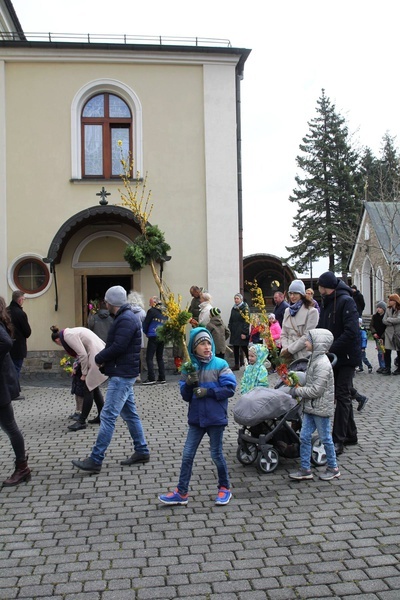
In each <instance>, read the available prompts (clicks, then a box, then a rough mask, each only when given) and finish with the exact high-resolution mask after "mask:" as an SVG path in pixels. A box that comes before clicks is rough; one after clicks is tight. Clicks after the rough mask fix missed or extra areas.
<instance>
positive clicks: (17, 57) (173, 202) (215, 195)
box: [0, 51, 239, 349]
mask: <svg viewBox="0 0 400 600" xmlns="http://www.w3.org/2000/svg"><path fill="white" fill-rule="evenodd" d="M6 54H7V52H6ZM43 55H44V53H43V52H41V53H40V52H38V53H37V55H35V53H34V52H32V51H30V52H29V56H28V55H26V56H25V55H24V52H22V51H21V52H19V53H18V52H17V53H14V54H13V53H11V52H8V55H7V56H6V62H5V68H4V75H3V77H2V78H1V81H0V84H2V85H0V91H1V90H2V86H3V87H4V103H3V104H4V106H3V107H2V104H1V103H0V111H1V110H3V114H2V115H0V119H1V118H2V117H3V118H4V122H5V123H6V142H5V144H6V150H5V165H6V171H5V172H6V178H7V187H6V200H5V201H4V200H3V205H4V207H5V211H6V215H7V227H6V247H5V248H4V249H3V252H2V257H3V258H4V253H6V257H5V265H6V266H7V265H9V264H10V263H11V262H12V261H14V260H15V259H16V257H19V256H22V255H24V254H31V253H32V254H35V255H37V256H42V257H44V256H47V252H48V249H49V246H50V243H51V241H52V240H53V238H54V236H55V234H56V232H57V231H58V230H59V228H60V227H61V226H62V225H63V224H64V223H65V221H67V220H68V219H69V218H70V217H71V216H72V215H74V214H75V213H77V212H79V211H81V210H83V209H84V208H86V207H90V206H94V205H96V204H97V203H98V200H99V198H98V197H96V193H97V192H99V190H100V188H101V187H102V185H104V186H105V187H106V189H107V191H108V192H111V196H109V197H108V201H109V203H110V204H118V203H119V202H120V194H119V192H118V188H119V187H121V184H120V183H119V182H110V181H105V182H103V181H97V182H87V181H85V182H72V181H71V173H72V170H71V103H72V102H73V99H74V97H75V95H76V94H77V92H78V90H79V89H81V88H82V87H83V86H85V85H87V84H89V83H90V82H91V81H95V80H98V79H102V78H110V77H112V78H113V79H114V80H116V81H120V82H122V83H123V84H124V85H126V86H129V87H130V88H131V89H132V90H134V92H135V94H136V95H137V97H138V98H139V99H140V103H141V106H142V109H143V113H142V114H143V165H144V171H145V172H147V173H148V188H149V189H151V193H152V202H153V205H154V206H153V211H152V214H151V216H150V222H152V223H156V224H158V225H159V227H160V228H161V230H162V231H164V232H165V237H166V240H167V242H168V243H169V244H170V246H171V251H170V254H171V256H172V260H171V261H170V262H168V263H166V264H165V265H164V280H165V281H166V282H167V283H168V285H169V287H170V288H171V290H173V291H174V292H175V293H176V294H178V293H180V294H182V296H183V304H186V302H187V301H189V300H190V296H189V287H190V285H192V284H197V285H203V286H205V287H207V288H208V289H209V290H210V292H211V293H212V295H213V298H214V304H215V305H217V306H219V307H220V308H221V309H222V311H223V315H224V317H225V319H226V320H228V318H229V310H230V307H231V305H232V299H233V295H234V293H236V292H237V290H238V286H239V253H238V212H237V211H238V209H237V170H236V166H237V165H236V117H235V109H236V104H235V63H234V61H227V62H224V61H222V60H218V61H214V62H213V60H212V59H209V62H208V64H203V63H202V61H199V62H198V64H192V63H191V61H188V62H187V64H166V63H165V62H164V63H162V64H139V63H137V64H135V62H134V61H133V62H128V61H126V59H125V62H124V61H123V60H122V59H121V60H115V61H114V60H111V59H110V56H109V55H104V56H97V57H96V60H91V61H90V62H89V61H85V59H84V56H83V55H82V56H78V55H76V53H75V54H74V56H73V57H68V58H67V59H65V56H64V57H63V56H62V55H61V54H60V55H57V54H54V55H52V56H51V60H47V59H46V58H45V56H43ZM0 58H1V57H0ZM192 62H193V63H194V62H195V61H192ZM0 75H1V71H0ZM89 229H90V231H86V229H85V230H83V231H81V232H80V233H79V234H76V235H75V236H74V237H73V238H72V239H71V240H70V241H69V243H68V245H67V247H66V250H65V252H64V254H63V257H62V261H61V264H60V265H57V267H56V272H57V282H58V291H59V310H58V312H57V313H55V311H54V296H55V293H54V283H53V284H52V285H51V286H50V288H49V289H48V291H47V292H46V293H44V294H43V295H41V296H39V297H37V298H32V299H29V300H27V302H26V305H25V306H26V312H27V314H28V316H29V320H30V323H31V325H32V329H33V334H32V337H31V339H30V341H29V347H30V349H50V348H52V344H51V342H50V339H49V327H50V325H51V324H53V323H55V322H56V323H57V324H58V325H59V326H69V325H71V324H74V323H76V321H77V309H76V303H77V298H76V277H77V272H78V271H79V266H76V265H75V267H74V266H73V264H72V259H73V255H74V252H75V251H76V248H77V246H78V244H79V243H80V242H81V241H82V239H83V238H84V236H85V235H89V233H90V232H95V231H97V230H96V228H95V227H92V228H89ZM125 233H126V234H127V236H128V237H131V238H132V237H134V236H135V235H136V232H135V231H132V229H130V228H128V227H125ZM122 247H123V244H121V243H120V242H116V241H115V240H113V241H112V242H110V244H109V245H108V246H107V249H106V250H105V246H104V245H102V244H101V242H96V243H94V244H93V245H90V246H87V248H86V250H85V252H86V255H85V254H84V255H83V258H84V259H85V261H86V262H90V261H91V260H92V259H93V258H94V256H95V254H96V252H97V251H96V248H97V249H98V256H97V257H96V261H99V260H101V261H104V260H105V258H106V256H105V255H106V254H107V253H109V256H110V262H111V263H115V262H116V258H117V257H116V254H117V253H118V252H116V250H117V248H122ZM2 257H0V259H1V258H2ZM119 260H121V261H122V260H123V259H122V257H120V259H119ZM96 268H98V267H96ZM104 268H105V269H108V268H110V269H112V268H113V267H112V266H111V267H108V266H107V265H106V264H105V265H104ZM79 272H80V271H79ZM113 272H114V273H121V274H124V273H130V271H129V269H127V267H123V266H119V267H118V269H115V268H114V271H113ZM1 277H2V279H1V286H0V293H3V294H4V295H7V296H8V299H9V298H10V296H11V292H12V290H11V289H10V288H9V286H7V287H6V288H5V277H4V273H2V274H1ZM134 284H135V288H136V289H139V291H141V292H142V293H143V294H144V296H145V298H146V301H147V298H148V297H149V296H150V295H152V294H154V293H156V291H157V290H156V288H155V284H154V282H153V279H152V277H151V274H150V271H149V269H145V270H144V271H142V272H141V273H140V274H135V275H134ZM76 324H79V322H78V323H76Z"/></svg>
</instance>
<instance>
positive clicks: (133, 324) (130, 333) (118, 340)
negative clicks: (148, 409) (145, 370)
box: [95, 304, 142, 378]
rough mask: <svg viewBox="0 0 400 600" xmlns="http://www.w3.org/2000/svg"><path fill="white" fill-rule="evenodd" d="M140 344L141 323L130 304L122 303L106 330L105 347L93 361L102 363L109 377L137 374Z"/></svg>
mask: <svg viewBox="0 0 400 600" xmlns="http://www.w3.org/2000/svg"><path fill="white" fill-rule="evenodd" d="M141 345H142V323H141V321H140V318H139V317H138V315H137V314H135V313H134V312H133V310H132V308H131V305H130V304H124V305H123V306H121V308H120V309H119V310H118V312H117V313H116V314H115V316H114V323H113V324H112V325H111V328H110V331H109V332H108V336H107V342H106V347H105V348H104V350H102V351H101V352H99V353H98V354H97V355H96V357H95V361H96V363H97V364H98V365H102V364H104V369H103V370H102V372H104V374H105V375H108V376H109V377H126V378H132V377H137V376H138V375H139V357H140V348H141Z"/></svg>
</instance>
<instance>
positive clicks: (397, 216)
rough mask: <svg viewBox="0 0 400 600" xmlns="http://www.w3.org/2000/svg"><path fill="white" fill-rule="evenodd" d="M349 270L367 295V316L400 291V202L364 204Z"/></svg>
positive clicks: (365, 297) (358, 286)
mask: <svg viewBox="0 0 400 600" xmlns="http://www.w3.org/2000/svg"><path fill="white" fill-rule="evenodd" d="M349 271H350V273H351V277H352V281H353V283H354V284H355V285H356V286H357V288H358V289H359V290H360V291H361V293H362V294H363V296H364V299H365V310H364V313H365V315H371V314H372V313H373V312H374V311H375V305H376V303H377V302H379V301H380V300H383V301H385V302H386V301H387V297H388V295H389V294H391V293H397V294H398V293H400V202H365V203H364V211H363V214H362V217H361V223H360V227H359V230H358V235H357V239H356V242H355V244H354V248H353V252H352V255H351V257H350V261H349Z"/></svg>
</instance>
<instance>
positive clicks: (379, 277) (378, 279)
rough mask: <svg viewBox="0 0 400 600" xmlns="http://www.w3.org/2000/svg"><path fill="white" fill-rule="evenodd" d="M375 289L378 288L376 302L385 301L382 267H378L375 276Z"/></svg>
mask: <svg viewBox="0 0 400 600" xmlns="http://www.w3.org/2000/svg"><path fill="white" fill-rule="evenodd" d="M375 288H376V298H375V301H376V302H381V301H382V300H383V301H384V300H385V282H384V279H383V271H382V269H381V267H378V268H377V270H376V275H375Z"/></svg>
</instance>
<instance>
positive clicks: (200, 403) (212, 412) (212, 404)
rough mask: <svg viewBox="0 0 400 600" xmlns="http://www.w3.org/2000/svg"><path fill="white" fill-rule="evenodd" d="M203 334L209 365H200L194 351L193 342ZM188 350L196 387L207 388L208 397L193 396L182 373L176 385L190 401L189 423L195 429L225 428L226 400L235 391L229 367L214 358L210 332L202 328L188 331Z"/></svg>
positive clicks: (183, 372)
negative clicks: (207, 344) (209, 351)
mask: <svg viewBox="0 0 400 600" xmlns="http://www.w3.org/2000/svg"><path fill="white" fill-rule="evenodd" d="M201 332H205V334H206V335H207V337H208V338H210V341H211V349H212V353H213V356H212V359H211V360H210V362H208V363H204V362H201V361H200V360H199V359H198V357H197V356H196V354H195V353H194V352H193V340H194V338H195V337H196V336H197V334H198V333H201ZM188 351H189V355H190V360H191V362H192V364H193V365H194V366H195V367H196V368H197V370H198V375H199V383H198V387H201V388H206V389H207V395H206V396H203V397H202V398H198V397H196V396H195V395H194V393H193V390H194V389H195V386H193V385H188V384H187V383H186V379H187V373H186V372H185V370H184V369H183V370H182V377H181V380H180V382H179V385H180V391H181V395H182V398H183V399H184V400H185V402H189V409H188V423H189V425H197V426H198V427H210V426H212V425H227V423H228V398H231V397H232V396H233V395H234V393H235V389H236V377H235V375H234V374H233V373H232V371H231V369H230V368H229V365H228V363H227V362H226V360H223V359H222V358H217V357H216V356H215V345H214V341H213V339H212V336H211V335H210V332H209V331H208V330H207V329H206V328H205V327H195V328H194V329H192V331H191V332H190V338H189V344H188Z"/></svg>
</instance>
